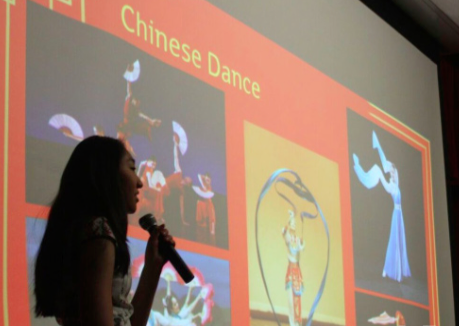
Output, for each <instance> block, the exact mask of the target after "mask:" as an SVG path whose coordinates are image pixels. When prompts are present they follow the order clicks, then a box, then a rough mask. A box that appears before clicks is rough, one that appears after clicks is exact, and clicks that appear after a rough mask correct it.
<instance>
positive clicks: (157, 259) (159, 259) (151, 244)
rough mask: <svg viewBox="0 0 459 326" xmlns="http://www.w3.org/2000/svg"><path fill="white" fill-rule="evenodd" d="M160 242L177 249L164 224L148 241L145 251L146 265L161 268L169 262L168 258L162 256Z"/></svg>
mask: <svg viewBox="0 0 459 326" xmlns="http://www.w3.org/2000/svg"><path fill="white" fill-rule="evenodd" d="M160 242H164V243H167V244H169V245H171V246H173V247H175V241H174V239H173V238H172V236H171V235H170V234H169V231H168V230H167V229H166V227H165V225H164V224H162V225H160V226H158V227H157V229H156V231H155V232H152V234H151V235H150V239H148V242H147V248H146V250H145V264H149V263H151V264H154V265H159V266H161V267H162V266H164V264H165V263H166V261H167V260H166V257H163V256H162V255H161V252H160Z"/></svg>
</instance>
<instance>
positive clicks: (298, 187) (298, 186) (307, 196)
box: [255, 169, 330, 326]
mask: <svg viewBox="0 0 459 326" xmlns="http://www.w3.org/2000/svg"><path fill="white" fill-rule="evenodd" d="M284 173H288V174H291V175H293V176H294V177H295V181H294V182H292V181H291V180H290V179H288V178H286V177H283V176H281V175H282V174H284ZM278 183H282V184H284V185H286V186H287V187H289V188H291V189H292V190H293V191H294V192H295V194H296V195H298V196H299V197H300V198H302V199H304V200H306V201H308V202H310V203H313V204H314V206H315V207H316V209H317V212H316V213H315V214H312V213H308V212H305V211H303V212H301V213H300V216H301V222H302V224H304V222H303V219H305V218H309V219H315V218H317V216H318V215H320V218H321V219H322V223H323V225H324V228H325V233H326V234H327V243H328V246H327V264H326V266H325V271H324V275H323V277H322V281H321V283H320V287H319V291H317V295H316V297H315V299H314V302H313V303H312V306H311V310H310V311H309V316H308V321H307V323H306V326H310V325H311V323H312V318H313V316H314V312H315V310H316V308H317V305H318V304H319V301H320V298H321V297H322V294H323V291H324V288H325V283H326V280H327V274H328V265H329V261H330V232H329V230H328V224H327V221H326V220H325V217H324V214H323V212H322V209H321V208H320V206H319V204H318V203H317V201H316V199H315V198H314V196H313V195H312V193H311V192H310V191H309V189H308V188H307V187H306V186H305V185H304V184H303V182H302V181H301V178H300V177H299V175H298V174H297V173H296V172H294V171H292V170H289V169H279V170H277V171H275V172H274V173H273V174H272V175H271V176H270V177H269V179H268V180H267V181H266V183H265V184H264V186H263V188H262V189H261V192H260V196H259V197H258V201H257V208H256V210H255V238H256V246H257V258H258V265H259V266H260V272H261V277H262V280H263V284H264V287H265V290H266V295H267V296H268V300H269V303H270V305H271V309H272V311H273V313H274V317H275V318H276V321H277V324H278V325H279V326H280V325H281V324H280V322H279V319H278V317H277V314H276V311H275V309H274V305H273V303H272V301H271V296H270V295H269V290H268V286H267V284H266V279H265V274H264V272H263V265H262V262H261V254H260V246H259V241H258V210H259V209H260V205H261V202H262V200H263V198H264V197H265V195H266V194H267V193H268V191H269V190H270V189H271V187H272V186H273V185H274V188H275V189H276V192H277V194H278V195H279V196H280V197H281V198H282V199H284V200H285V201H287V202H288V203H289V204H290V205H291V206H292V209H293V211H294V213H295V215H296V206H295V205H294V204H293V203H292V201H291V200H290V199H288V197H287V196H286V195H284V194H282V193H281V192H280V191H279V190H278V189H277V184H278Z"/></svg>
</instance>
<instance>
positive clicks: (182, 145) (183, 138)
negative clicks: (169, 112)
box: [172, 121, 188, 155]
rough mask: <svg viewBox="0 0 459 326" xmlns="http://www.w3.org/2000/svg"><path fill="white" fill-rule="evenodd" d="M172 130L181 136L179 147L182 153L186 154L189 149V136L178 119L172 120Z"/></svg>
mask: <svg viewBox="0 0 459 326" xmlns="http://www.w3.org/2000/svg"><path fill="white" fill-rule="evenodd" d="M172 130H173V131H174V133H176V134H177V135H178V136H179V144H178V146H179V149H180V153H182V155H185V153H186V150H187V149H188V137H187V136H186V132H185V129H183V127H182V126H181V125H180V124H179V123H178V122H176V121H172Z"/></svg>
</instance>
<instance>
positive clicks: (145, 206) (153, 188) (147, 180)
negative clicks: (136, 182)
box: [138, 155, 166, 224]
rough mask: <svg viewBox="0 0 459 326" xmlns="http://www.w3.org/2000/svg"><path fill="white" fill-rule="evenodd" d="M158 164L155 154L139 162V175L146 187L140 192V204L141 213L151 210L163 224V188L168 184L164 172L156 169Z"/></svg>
mask: <svg viewBox="0 0 459 326" xmlns="http://www.w3.org/2000/svg"><path fill="white" fill-rule="evenodd" d="M156 166H157V162H156V157H155V156H154V155H152V156H150V158H149V159H148V160H145V161H142V162H140V164H139V168H138V176H139V178H140V180H141V181H142V183H143V184H144V185H146V187H144V188H143V189H142V190H141V192H140V196H139V204H138V206H139V215H142V214H144V213H146V212H151V213H153V215H154V216H155V217H156V219H157V220H158V221H159V223H160V224H161V223H163V222H164V218H163V214H164V204H163V202H164V198H163V196H164V190H163V189H164V187H165V185H166V179H165V178H164V175H163V173H162V172H161V171H159V170H157V169H156Z"/></svg>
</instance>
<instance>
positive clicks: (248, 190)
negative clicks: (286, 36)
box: [0, 0, 454, 326]
mask: <svg viewBox="0 0 459 326" xmlns="http://www.w3.org/2000/svg"><path fill="white" fill-rule="evenodd" d="M218 2H219V1H214V3H212V1H210V2H209V1H204V0H186V1H185V0H177V1H172V0H154V1H145V0H123V1H121V0H107V1H102V0H97V1H89V0H5V1H2V2H0V17H2V21H4V23H3V24H2V27H1V28H0V32H1V35H0V42H1V44H2V49H3V50H4V51H2V53H1V54H0V62H1V64H0V66H1V67H0V73H1V75H0V90H1V95H0V96H1V97H2V100H3V101H2V106H1V108H2V109H1V115H0V159H1V160H0V165H1V169H2V170H1V171H2V172H1V173H0V175H1V176H0V180H1V183H2V186H1V187H0V196H1V198H2V200H1V202H2V204H1V205H2V208H3V209H2V217H1V219H2V222H1V223H0V229H1V237H2V245H1V257H2V268H1V269H0V270H1V275H2V283H1V286H0V290H1V291H2V298H1V299H0V300H1V301H2V303H3V309H2V311H1V312H0V317H1V318H2V321H0V324H2V323H3V325H5V326H7V325H31V326H48V325H50V326H51V325H56V321H55V319H53V318H37V317H35V316H34V313H33V309H34V305H35V298H34V292H33V291H34V280H33V271H34V264H35V259H36V255H37V250H38V247H39V244H40V241H41V238H42V236H43V233H44V230H45V226H46V219H47V213H48V210H49V207H50V204H51V203H52V201H53V199H54V196H55V195H56V192H57V189H58V185H59V182H60V178H61V175H62V172H63V169H64V167H65V164H66V163H67V161H68V159H69V157H70V154H71V153H72V151H73V149H74V148H75V146H76V145H77V144H78V143H79V142H80V141H81V140H83V139H84V138H86V137H89V136H92V135H106V136H110V137H114V138H118V139H120V140H122V141H123V142H124V143H125V145H126V148H127V150H128V151H129V152H130V153H131V155H132V156H133V157H134V159H135V162H136V173H137V174H138V176H139V177H140V178H141V180H142V182H143V188H142V189H141V191H140V198H139V199H140V200H139V203H138V206H137V211H136V213H135V214H133V215H130V216H129V228H128V238H129V248H130V253H131V263H132V265H131V266H132V267H131V273H132V279H133V282H132V293H134V291H135V289H136V286H137V283H138V280H139V276H140V273H141V271H142V268H143V264H144V251H145V246H146V241H147V239H148V236H149V235H148V233H147V232H145V231H144V230H143V229H142V228H141V227H140V226H139V222H138V221H139V218H140V217H141V216H143V215H144V214H146V213H152V214H153V215H154V216H155V217H156V219H157V220H158V221H159V222H160V223H165V224H166V226H167V227H168V229H169V231H170V233H171V234H172V235H173V236H174V238H175V240H176V243H177V249H178V252H179V253H180V255H181V256H182V258H183V259H184V260H185V261H186V262H187V264H188V265H189V267H190V268H191V270H192V271H193V273H194V274H195V279H194V280H193V281H192V282H191V283H188V284H185V283H184V282H183V281H182V280H181V278H180V277H179V276H178V274H177V272H176V271H175V269H174V268H173V267H172V265H171V264H170V263H168V264H166V265H165V267H164V268H163V271H162V273H161V277H160V283H159V286H158V291H157V294H156V297H155V301H154V304H153V307H152V308H151V313H150V318H149V320H148V325H149V326H166V325H169V326H175V325H183V326H192V325H195V326H197V325H218V326H225V325H253V326H261V325H267V326H270V325H273V326H274V325H278V326H280V325H290V326H300V325H307V326H311V325H318V326H319V325H320V326H325V325H330V326H334V325H397V326H406V325H436V326H438V325H440V324H441V323H440V322H442V324H444V325H452V324H453V323H454V322H453V323H450V322H448V321H451V320H454V319H451V318H454V315H453V313H452V312H451V311H450V309H451V308H450V307H449V306H446V305H445V306H443V305H442V304H443V303H442V302H443V301H441V299H440V297H442V295H443V294H444V293H445V292H442V291H445V289H446V290H447V291H450V292H447V293H446V295H447V296H449V297H452V292H451V291H452V290H451V288H452V284H451V265H450V261H449V259H450V254H449V247H447V245H445V243H446V244H448V243H449V238H448V228H447V220H448V216H447V214H446V196H445V189H444V188H445V187H444V167H443V164H442V163H443V157H442V156H439V155H436V154H435V155H434V154H432V151H434V152H435V153H437V154H438V153H441V152H439V151H440V150H439V149H438V148H439V147H438V144H440V146H441V129H439V128H438V127H437V126H438V125H439V123H440V122H439V98H438V86H437V84H436V81H435V80H434V81H435V83H434V84H435V87H437V88H435V89H434V90H433V91H432V93H431V94H433V95H432V96H431V94H417V95H416V96H418V97H421V98H422V100H423V101H424V102H426V101H427V100H426V99H425V97H427V96H430V97H429V101H432V102H433V103H435V106H434V107H432V108H431V110H432V112H434V113H433V114H432V115H428V116H427V117H426V118H424V119H426V121H427V122H426V123H425V124H423V125H422V126H424V125H425V126H426V127H425V128H426V129H429V123H430V122H429V121H433V120H435V119H437V120H435V121H437V122H436V123H435V124H433V127H431V128H430V129H431V130H432V134H426V133H425V132H424V130H425V129H423V128H424V127H422V128H418V125H419V124H417V121H418V115H421V114H423V113H422V111H421V109H420V108H416V107H415V108H413V106H414V105H411V106H410V105H408V104H407V103H401V105H402V106H403V105H405V106H406V107H407V111H406V112H409V113H413V112H414V114H412V115H410V114H405V113H404V111H403V112H400V113H399V114H394V111H393V110H392V109H393V108H387V107H382V106H381V103H383V104H384V102H381V103H380V102H378V103H377V104H373V103H374V102H373V101H374V99H366V98H364V95H365V94H367V93H366V90H365V89H364V88H362V92H359V90H358V89H356V88H355V87H350V86H349V85H350V84H349V85H346V84H344V83H343V81H342V79H340V78H338V77H335V76H336V75H333V73H330V71H333V70H335V71H336V72H337V75H339V72H340V71H344V70H339V69H336V68H333V66H331V65H328V67H329V68H328V69H329V70H327V71H324V70H326V69H323V67H321V66H320V65H317V64H314V63H311V62H306V61H304V60H303V59H301V58H300V57H299V56H297V55H295V54H293V53H292V52H291V51H289V50H288V49H286V48H285V47H284V46H282V42H280V41H279V40H277V39H274V37H272V36H269V35H264V34H263V33H261V32H259V31H257V29H256V27H255V26H251V25H252V24H251V23H250V22H249V21H248V20H247V19H244V17H243V16H237V15H236V13H234V12H232V11H231V10H230V8H228V9H225V8H224V5H220V7H219V6H218V5H219V4H218ZM220 2H221V1H220ZM229 2H231V1H229ZM350 2H354V3H353V4H352V5H351V6H355V7H356V8H358V10H362V11H363V10H365V11H368V10H367V9H366V8H365V7H364V5H362V4H361V3H360V2H359V1H350ZM239 3H240V7H239V8H244V4H243V1H242V2H241V1H239ZM330 3H333V1H331V2H330ZM247 6H248V7H250V6H249V5H248V4H247ZM328 6H332V4H329V5H328ZM340 6H342V4H340ZM287 8H289V9H291V8H292V7H291V6H290V5H289V6H287ZM233 9H234V8H233ZM240 10H243V9H240ZM247 10H249V9H247ZM277 14H278V15H288V13H287V11H282V10H280V11H279V12H278V13H277ZM290 14H291V15H292V17H293V18H292V21H294V20H295V19H299V18H298V16H295V15H294V14H293V12H292V13H290ZM267 17H269V16H267ZM368 17H370V18H371V19H372V20H374V21H375V22H376V23H375V24H380V25H382V26H385V27H387V26H386V25H385V23H383V22H382V21H380V19H379V18H378V17H377V16H376V15H374V14H371V15H370V14H369V13H368V12H366V16H365V19H370V18H368ZM246 18H247V17H246ZM266 19H269V18H266ZM324 19H327V18H326V17H324ZM278 28H281V27H280V26H278ZM362 28H363V27H362ZM311 33H312V32H311ZM314 33H317V35H318V36H317V38H321V37H323V38H328V37H333V36H331V35H328V33H323V34H320V33H319V31H315V32H314ZM314 33H312V34H314ZM393 34H394V35H396V36H394V40H395V41H394V43H393V44H394V45H393V46H395V45H396V44H397V42H400V39H399V38H401V37H400V36H397V34H396V32H395V31H393ZM300 35H301V33H299V35H298V36H295V35H292V37H293V38H296V37H297V39H296V40H297V42H302V39H301V36H300ZM369 37H371V36H369ZM307 42H310V40H308V41H307ZM403 42H405V43H406V45H404V46H407V45H409V44H408V43H407V41H405V40H404V41H403ZM405 43H404V44H405ZM305 44H306V45H307V44H310V43H305ZM389 44H390V43H389ZM3 46H4V47H3ZM409 46H411V45H409ZM310 47H311V48H312V47H314V44H310ZM306 48H307V46H306ZM336 51H337V53H339V51H340V50H339V48H337V49H336ZM355 51H356V53H358V52H359V51H365V49H364V48H355ZM415 51H416V50H414V48H413V52H415ZM327 55H328V54H326V53H325V52H324V56H327ZM416 55H419V56H422V55H421V54H419V53H417V54H416ZM358 60H359V58H358V57H356V58H355V60H354V61H358ZM425 60H426V62H428V59H425ZM324 62H327V61H326V60H325V61H324ZM338 64H339V63H337V65H338ZM430 64H432V63H430ZM324 65H325V64H324ZM432 65H433V64H432ZM362 69H368V71H371V69H372V67H369V66H366V65H363V66H362ZM378 69H381V67H379V68H378ZM426 69H427V70H429V69H431V66H429V65H427V68H426ZM413 70H414V69H413ZM429 71H430V70H429ZM347 75H348V76H353V75H352V73H351V74H347ZM357 75H358V74H357V72H356V76H357ZM432 76H433V79H435V78H436V73H434V74H432ZM349 78H350V79H352V78H351V77H349ZM390 78H397V76H396V75H395V76H390V77H388V80H384V81H382V80H378V79H377V78H375V79H372V78H369V79H368V80H365V81H363V82H362V83H363V84H365V85H368V86H367V87H368V88H371V89H376V90H378V91H379V94H382V95H381V96H382V97H385V96H387V97H390V94H388V93H386V92H387V88H385V87H387V86H385V85H386V83H390V80H389V79H390ZM401 78H407V79H411V80H413V82H414V81H415V80H416V79H417V78H418V77H417V76H416V74H415V73H414V74H413V75H411V76H406V75H404V76H403V77H401ZM405 91H406V92H407V93H406V94H408V93H409V92H411V91H412V90H411V88H410V87H409V86H407V89H406V90H400V92H401V94H402V92H405ZM407 96H408V95H407ZM400 97H401V98H403V95H401V96H400ZM432 98H433V99H432ZM417 109H419V110H418V111H416V110H417ZM429 114H430V113H429ZM432 117H433V118H432ZM418 129H419V130H418ZM431 135H435V137H433V136H431ZM431 138H435V139H431ZM433 146H435V149H433V148H432V147H433ZM437 147H438V148H437ZM442 178H443V179H442ZM436 189H437V190H436ZM438 189H440V190H438ZM439 209H440V211H437V210H439ZM438 212H445V213H444V214H442V213H438ZM445 225H446V226H445ZM441 234H444V236H439V235H441ZM439 253H441V254H439ZM57 259H58V258H57ZM443 273H446V274H444V275H445V276H442V275H443ZM442 282H444V283H442ZM448 282H449V283H448ZM168 294H171V295H172V297H173V299H174V300H175V301H174V305H176V306H177V307H176V308H177V311H179V312H180V314H179V315H180V318H179V317H178V315H171V314H168V313H167V311H166V306H167V303H166V301H165V298H166V296H167V295H168ZM451 316H452V317H451Z"/></svg>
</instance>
